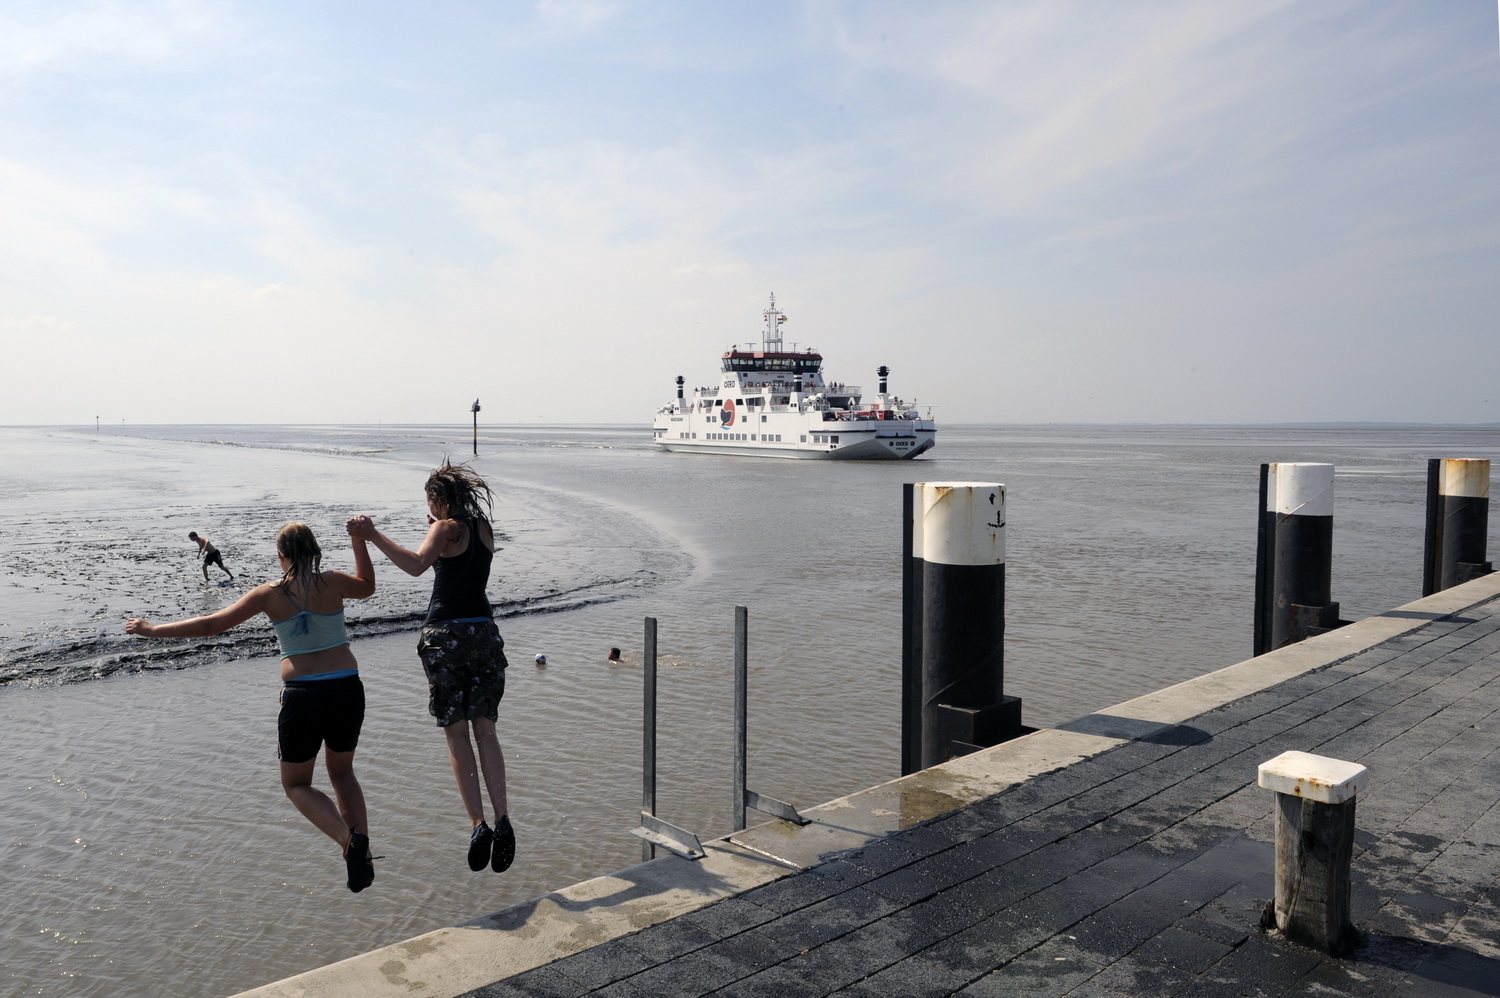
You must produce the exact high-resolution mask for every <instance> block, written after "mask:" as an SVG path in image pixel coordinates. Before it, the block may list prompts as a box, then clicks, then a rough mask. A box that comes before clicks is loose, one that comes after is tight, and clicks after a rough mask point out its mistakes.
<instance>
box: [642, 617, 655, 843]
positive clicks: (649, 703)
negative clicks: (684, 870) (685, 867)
mask: <svg viewBox="0 0 1500 998" xmlns="http://www.w3.org/2000/svg"><path fill="white" fill-rule="evenodd" d="M641 668H642V672H644V673H645V677H646V689H645V696H644V697H643V699H644V701H645V706H644V711H645V716H644V717H643V718H642V719H641V810H642V811H645V812H646V813H647V814H655V813H656V618H655V617H647V618H646V641H645V649H644V651H643V653H642V666H641ZM655 858H656V847H655V846H654V845H652V844H651V843H650V842H647V841H646V840H645V839H642V840H641V860H642V861H643V862H644V861H645V860H648V859H655Z"/></svg>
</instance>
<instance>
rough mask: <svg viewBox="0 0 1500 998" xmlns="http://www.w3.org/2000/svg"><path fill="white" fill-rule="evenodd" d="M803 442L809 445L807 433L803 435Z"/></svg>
mask: <svg viewBox="0 0 1500 998" xmlns="http://www.w3.org/2000/svg"><path fill="white" fill-rule="evenodd" d="M801 442H802V443H804V444H805V443H807V434H806V433H804V434H802V441H801Z"/></svg>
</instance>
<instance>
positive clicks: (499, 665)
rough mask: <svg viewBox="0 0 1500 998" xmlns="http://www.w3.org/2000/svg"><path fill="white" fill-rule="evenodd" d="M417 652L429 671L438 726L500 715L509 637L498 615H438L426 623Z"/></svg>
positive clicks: (430, 703) (432, 707)
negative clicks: (461, 617) (491, 617)
mask: <svg viewBox="0 0 1500 998" xmlns="http://www.w3.org/2000/svg"><path fill="white" fill-rule="evenodd" d="M417 656H418V657H419V658H421V660H422V669H423V670H424V671H425V672H426V673H427V689H428V697H427V712H428V713H429V714H431V715H432V716H433V717H435V718H437V723H438V727H440V728H446V727H448V726H449V725H450V724H457V723H458V722H459V721H477V720H479V719H480V718H481V717H483V718H487V719H488V720H491V721H495V720H499V718H500V700H501V699H502V698H503V697H504V696H505V667H506V665H507V663H506V661H505V639H504V638H502V637H500V629H499V628H498V627H496V626H495V622H494V621H493V620H474V621H457V620H437V621H433V622H432V623H430V624H427V625H426V626H424V627H423V628H422V635H421V637H419V638H418V639H417Z"/></svg>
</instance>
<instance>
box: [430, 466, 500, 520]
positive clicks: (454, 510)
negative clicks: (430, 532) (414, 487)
mask: <svg viewBox="0 0 1500 998" xmlns="http://www.w3.org/2000/svg"><path fill="white" fill-rule="evenodd" d="M424 491H425V492H426V494H427V508H428V510H430V511H431V513H432V516H433V518H434V519H438V520H445V519H448V518H449V517H453V516H463V517H466V518H468V519H482V520H488V519H489V518H490V517H489V513H490V511H491V510H492V509H493V508H494V503H495V494H494V492H492V491H490V487H489V484H488V483H487V482H485V480H484V479H483V478H481V477H480V476H479V474H478V473H477V472H475V471H473V470H472V469H470V468H467V467H465V466H464V465H461V464H450V463H449V462H447V461H444V462H443V464H442V467H440V468H438V469H437V470H436V471H434V472H433V473H432V474H430V475H428V476H427V485H426V486H425V488H424Z"/></svg>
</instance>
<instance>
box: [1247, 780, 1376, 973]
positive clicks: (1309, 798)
mask: <svg viewBox="0 0 1500 998" xmlns="http://www.w3.org/2000/svg"><path fill="white" fill-rule="evenodd" d="M1367 775H1368V770H1366V769H1365V767H1364V766H1361V765H1359V764H1358V763H1353V762H1344V761H1342V760H1339V759H1330V758H1328V757H1326V756H1321V755H1313V754H1311V753H1308V752H1283V753H1282V754H1281V755H1278V756H1277V757H1276V758H1274V759H1271V760H1269V761H1268V762H1263V763H1261V764H1260V770H1259V774H1258V781H1257V782H1258V783H1259V785H1260V786H1262V787H1264V788H1266V789H1268V790H1273V791H1275V792H1276V897H1275V899H1274V900H1273V901H1272V902H1271V903H1270V904H1268V905H1267V906H1266V913H1265V915H1264V917H1263V918H1262V920H1261V923H1262V924H1263V925H1264V926H1265V927H1266V928H1272V927H1275V928H1276V929H1278V930H1280V931H1281V932H1283V933H1284V934H1285V935H1286V936H1287V938H1289V939H1294V940H1296V941H1298V942H1301V943H1305V944H1307V945H1309V946H1314V947H1316V948H1318V949H1320V950H1322V951H1324V952H1325V953H1332V954H1335V955H1339V954H1343V953H1347V952H1348V951H1349V948H1350V947H1351V946H1352V945H1353V942H1354V925H1353V923H1352V922H1351V921H1350V919H1349V885H1350V867H1351V860H1352V858H1353V855H1354V799H1355V796H1356V795H1357V794H1358V793H1359V791H1360V790H1362V789H1364V785H1365V781H1366V777H1367Z"/></svg>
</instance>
